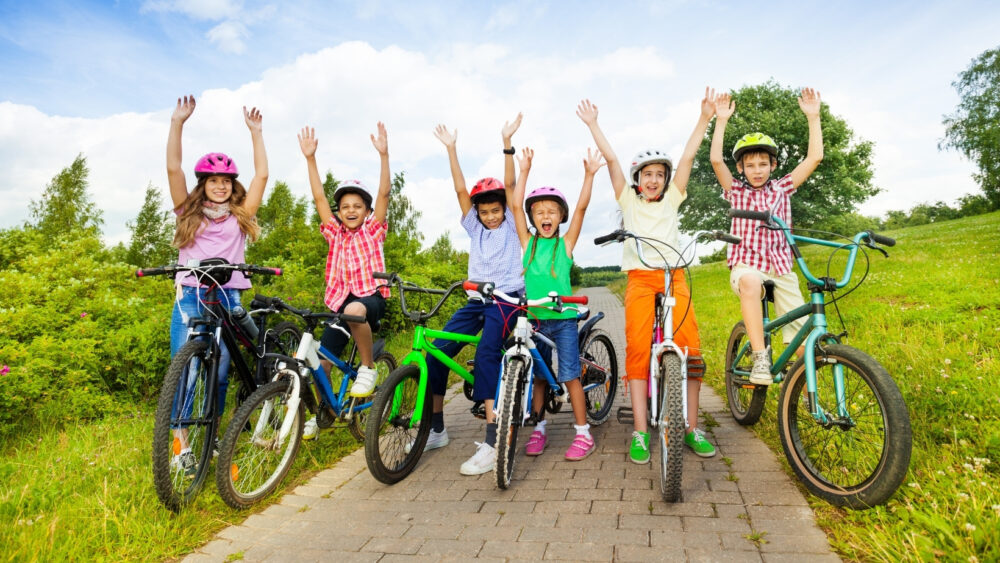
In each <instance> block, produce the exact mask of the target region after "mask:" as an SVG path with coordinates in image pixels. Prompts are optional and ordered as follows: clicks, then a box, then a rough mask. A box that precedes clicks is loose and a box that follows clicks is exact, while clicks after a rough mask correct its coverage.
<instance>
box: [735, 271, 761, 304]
mask: <svg viewBox="0 0 1000 563" xmlns="http://www.w3.org/2000/svg"><path fill="white" fill-rule="evenodd" d="M763 287H764V286H763V284H762V283H761V281H760V276H755V275H754V274H744V275H742V276H740V279H739V280H738V281H737V288H738V290H739V294H740V299H753V300H760V298H761V297H762V296H763V291H762V290H763Z"/></svg>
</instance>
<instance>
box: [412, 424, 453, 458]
mask: <svg viewBox="0 0 1000 563" xmlns="http://www.w3.org/2000/svg"><path fill="white" fill-rule="evenodd" d="M414 441H416V440H414ZM450 441H451V440H449V439H448V429H447V428H442V429H441V431H440V432H435V431H434V430H433V429H431V433H430V434H429V435H428V436H427V444H425V445H424V451H425V452H426V451H427V450H436V449H438V448H443V447H445V446H447V445H448V442H450ZM412 449H413V442H410V443H409V444H406V445H405V446H404V447H403V451H404V452H406V453H410V450H412Z"/></svg>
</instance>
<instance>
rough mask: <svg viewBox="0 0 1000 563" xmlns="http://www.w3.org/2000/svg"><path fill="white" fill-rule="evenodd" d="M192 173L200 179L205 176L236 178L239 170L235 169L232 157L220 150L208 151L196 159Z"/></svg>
mask: <svg viewBox="0 0 1000 563" xmlns="http://www.w3.org/2000/svg"><path fill="white" fill-rule="evenodd" d="M194 175H195V177H197V178H199V179H201V178H204V177H206V176H216V175H219V176H229V177H230V178H232V179H234V180H235V179H236V176H238V175H239V171H238V170H236V163H235V162H233V159H231V158H229V157H228V156H226V155H224V154H222V153H221V152H210V153H208V154H206V155H205V156H203V157H201V158H199V159H198V162H196V163H195V164H194Z"/></svg>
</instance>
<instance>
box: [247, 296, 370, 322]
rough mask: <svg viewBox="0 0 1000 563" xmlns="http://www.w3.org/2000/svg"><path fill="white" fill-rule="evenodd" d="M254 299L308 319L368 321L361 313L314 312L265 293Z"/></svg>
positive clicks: (267, 305) (270, 306) (269, 306)
mask: <svg viewBox="0 0 1000 563" xmlns="http://www.w3.org/2000/svg"><path fill="white" fill-rule="evenodd" d="M253 300H254V301H255V302H259V303H263V304H264V306H265V307H268V308H275V309H279V310H284V311H288V312H289V313H291V314H293V315H295V316H298V317H302V318H303V319H305V320H306V321H309V320H314V319H334V320H337V319H339V320H342V321H345V322H349V323H363V322H366V321H367V319H366V318H365V317H364V316H361V315H348V314H346V313H333V312H330V313H314V312H312V311H310V310H309V309H298V308H295V307H293V306H291V305H289V304H288V303H285V301H284V300H283V299H281V298H280V297H265V296H263V295H260V294H258V295H254V298H253Z"/></svg>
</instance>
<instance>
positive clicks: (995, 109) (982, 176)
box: [938, 47, 1000, 209]
mask: <svg viewBox="0 0 1000 563" xmlns="http://www.w3.org/2000/svg"><path fill="white" fill-rule="evenodd" d="M951 85H952V86H954V87H955V90H957V91H958V95H959V97H960V98H961V101H960V102H959V103H958V108H956V110H955V113H953V114H951V115H947V116H945V117H944V126H945V136H944V139H943V140H942V141H941V142H940V143H939V144H938V148H953V149H956V150H958V151H959V152H961V153H962V154H964V155H965V157H966V158H968V159H969V160H971V161H973V162H974V163H975V164H976V167H978V168H979V172H978V173H976V174H973V176H972V177H973V178H975V180H976V181H977V182H979V185H980V187H982V189H983V193H985V194H986V197H987V198H988V199H989V201H990V204H991V206H992V209H1000V47H997V48H995V49H991V50H989V51H985V52H983V53H982V54H980V55H979V56H978V57H976V58H975V59H973V60H972V63H971V64H970V65H969V68H967V69H965V71H963V72H962V73H960V74H959V75H958V80H956V81H955V82H952V83H951Z"/></svg>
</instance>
